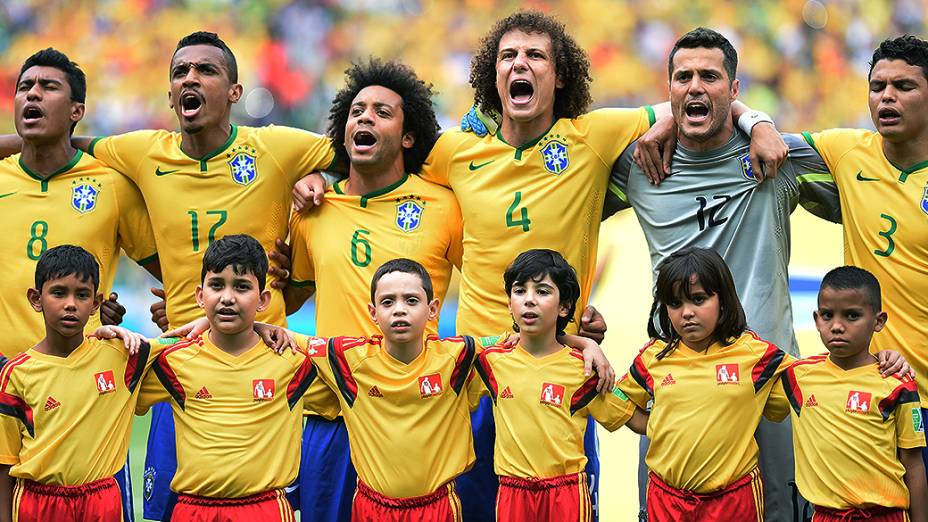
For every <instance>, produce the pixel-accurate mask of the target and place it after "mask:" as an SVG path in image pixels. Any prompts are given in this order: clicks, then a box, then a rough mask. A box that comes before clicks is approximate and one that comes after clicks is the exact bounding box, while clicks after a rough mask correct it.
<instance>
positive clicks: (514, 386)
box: [471, 346, 635, 478]
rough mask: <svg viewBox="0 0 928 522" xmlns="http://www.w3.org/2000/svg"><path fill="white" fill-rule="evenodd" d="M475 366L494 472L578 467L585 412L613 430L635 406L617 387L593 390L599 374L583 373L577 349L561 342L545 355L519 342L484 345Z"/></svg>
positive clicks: (561, 471) (527, 474) (536, 474)
mask: <svg viewBox="0 0 928 522" xmlns="http://www.w3.org/2000/svg"><path fill="white" fill-rule="evenodd" d="M476 369H477V373H478V374H479V375H480V380H481V381H482V387H483V388H484V389H485V390H486V391H487V392H489V395H490V397H491V398H492V399H493V406H494V408H493V414H494V418H495V420H496V450H495V457H494V460H495V470H496V474H497V475H500V476H509V477H519V478H552V477H557V476H561V475H567V474H573V473H579V472H580V471H583V469H584V467H585V466H586V461H587V459H586V455H584V446H583V437H584V433H585V432H586V426H587V417H588V416H590V415H592V416H593V418H595V419H596V420H597V421H598V422H599V423H600V424H602V425H603V426H604V427H605V428H606V429H607V430H609V431H615V430H617V429H619V428H620V427H621V426H623V425H624V424H625V423H626V422H628V419H630V418H631V416H632V414H633V413H634V412H635V404H634V403H632V402H631V401H629V399H628V398H627V397H625V396H624V394H623V393H622V392H621V391H618V389H616V391H615V392H613V393H610V394H609V395H605V396H604V395H601V394H599V393H598V392H597V391H596V386H597V385H598V384H599V376H597V375H595V374H594V375H592V376H589V377H585V376H584V375H583V354H582V353H580V352H579V351H576V350H574V349H573V348H569V347H566V346H565V347H564V348H563V349H561V350H559V351H557V352H555V353H552V354H550V355H547V356H545V357H535V356H533V355H531V354H529V353H528V352H527V351H525V349H524V348H522V347H521V346H516V347H514V348H500V347H492V348H487V349H486V350H484V351H483V353H481V354H480V357H479V358H478V359H477V363H476ZM471 400H472V401H473V400H474V397H473V395H472V397H471Z"/></svg>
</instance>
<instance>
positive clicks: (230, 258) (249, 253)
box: [200, 234, 267, 292]
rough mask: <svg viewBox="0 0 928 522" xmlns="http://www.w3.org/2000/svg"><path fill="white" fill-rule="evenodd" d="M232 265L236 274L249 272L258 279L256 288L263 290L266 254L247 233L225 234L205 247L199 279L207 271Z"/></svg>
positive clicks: (265, 275)
mask: <svg viewBox="0 0 928 522" xmlns="http://www.w3.org/2000/svg"><path fill="white" fill-rule="evenodd" d="M227 266H231V267H232V271H233V272H234V273H235V274H236V275H243V274H251V275H253V276H255V279H257V280H258V290H260V291H262V292H263V291H264V284H265V282H266V281H267V254H266V253H265V252H264V247H262V246H261V243H258V240H257V239H255V238H253V237H251V236H249V235H248V234H235V235H231V236H225V237H223V238H222V239H219V240H217V241H215V242H214V243H213V244H212V245H210V246H209V248H207V249H206V254H205V255H204V256H203V270H201V271H200V281H203V280H204V279H206V273H207V272H213V273H219V272H222V271H223V270H225V269H226V267H227Z"/></svg>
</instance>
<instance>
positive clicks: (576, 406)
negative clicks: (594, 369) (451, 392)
mask: <svg viewBox="0 0 928 522" xmlns="http://www.w3.org/2000/svg"><path fill="white" fill-rule="evenodd" d="M503 278H504V281H505V285H506V293H508V294H509V309H510V313H511V315H512V320H513V321H514V324H515V326H516V327H517V328H516V330H517V331H518V332H519V336H520V339H519V345H518V346H516V347H515V348H489V349H487V350H485V351H483V353H482V354H481V355H480V356H479V358H478V361H477V363H476V369H477V372H478V373H479V374H480V377H481V379H482V380H483V383H484V385H485V391H488V392H489V394H490V395H491V397H492V399H493V402H494V409H493V411H494V416H495V417H496V451H495V461H496V463H495V464H496V465H495V469H496V473H497V475H499V477H500V488H499V493H498V497H497V501H496V520H499V521H513V522H516V521H523V520H530V519H533V518H535V519H538V520H579V521H585V520H590V519H591V517H592V506H591V502H590V501H591V499H590V491H589V486H588V483H587V477H586V473H585V472H584V467H585V465H586V460H587V458H586V456H585V455H584V452H583V434H584V430H585V429H586V425H587V417H588V416H592V417H594V418H595V419H596V420H597V421H599V422H600V423H601V424H602V425H603V426H604V427H606V429H608V430H610V431H614V430H616V429H618V428H619V427H621V426H622V425H623V424H626V423H628V425H629V427H630V428H632V429H634V430H635V431H636V432H638V433H642V434H643V433H644V430H645V428H646V426H647V415H646V414H645V413H644V412H643V411H642V410H641V409H639V408H637V407H636V406H635V404H634V403H632V402H630V401H629V400H628V398H627V397H625V396H624V395H623V394H622V392H620V391H615V392H614V393H610V394H608V395H599V394H597V391H596V387H597V385H598V383H599V381H600V377H599V376H598V375H593V376H584V374H583V364H582V363H581V360H582V358H583V356H582V355H580V353H579V352H577V351H575V350H573V349H572V348H570V347H567V346H564V345H563V344H561V343H560V342H558V340H557V335H563V334H564V329H565V328H566V327H567V324H568V321H569V319H570V318H571V317H573V312H574V307H576V304H577V298H579V296H580V285H579V283H578V281H577V274H576V272H574V269H573V268H572V267H571V266H570V265H569V264H567V261H566V260H564V258H563V256H561V255H560V254H558V253H557V252H554V251H551V250H542V249H539V250H529V251H527V252H523V253H522V254H520V255H519V256H518V257H517V258H516V259H515V261H513V262H512V264H511V265H510V266H509V268H507V269H506V272H505V274H504V275H503ZM472 400H473V399H472Z"/></svg>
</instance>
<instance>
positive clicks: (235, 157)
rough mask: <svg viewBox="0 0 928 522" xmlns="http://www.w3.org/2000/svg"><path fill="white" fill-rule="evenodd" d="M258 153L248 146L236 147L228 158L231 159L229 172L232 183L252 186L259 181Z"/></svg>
mask: <svg viewBox="0 0 928 522" xmlns="http://www.w3.org/2000/svg"><path fill="white" fill-rule="evenodd" d="M256 154H257V151H256V150H255V149H253V148H251V147H248V146H240V147H235V148H234V149H232V150H231V151H229V153H228V154H226V156H227V157H228V158H229V170H230V171H231V172H232V181H234V182H236V183H238V184H239V185H250V184H251V182H253V181H254V180H256V179H258V164H257V161H256Z"/></svg>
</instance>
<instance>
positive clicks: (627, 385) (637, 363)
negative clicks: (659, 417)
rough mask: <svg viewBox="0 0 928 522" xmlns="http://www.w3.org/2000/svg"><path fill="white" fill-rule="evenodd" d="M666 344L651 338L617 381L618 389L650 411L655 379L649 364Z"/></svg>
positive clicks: (640, 406) (636, 404) (643, 408)
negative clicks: (649, 369)
mask: <svg viewBox="0 0 928 522" xmlns="http://www.w3.org/2000/svg"><path fill="white" fill-rule="evenodd" d="M664 346H665V344H664V342H663V341H659V340H657V339H651V340H650V341H649V342H648V344H646V345H645V346H644V348H642V349H641V352H639V353H638V355H636V356H635V360H634V361H632V364H631V366H629V368H628V372H626V373H625V375H623V376H622V378H621V379H619V382H617V383H616V389H617V390H619V391H621V392H622V393H624V394H625V396H626V397H628V399H629V400H630V401H632V402H633V403H635V406H638V407H639V408H641V409H642V410H645V411H648V407H649V405H650V402H651V400H652V399H653V397H654V379H653V378H652V377H651V373H650V372H649V371H648V366H649V365H650V363H651V359H653V357H654V354H655V353H657V352H659V351H660V350H661V349H662V348H663V347H664Z"/></svg>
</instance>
